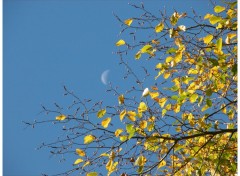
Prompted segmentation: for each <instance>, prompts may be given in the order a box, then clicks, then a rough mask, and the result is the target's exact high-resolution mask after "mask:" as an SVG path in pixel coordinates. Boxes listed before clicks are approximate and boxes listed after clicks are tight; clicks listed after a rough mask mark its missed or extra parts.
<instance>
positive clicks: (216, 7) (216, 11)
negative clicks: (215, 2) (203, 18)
mask: <svg viewBox="0 0 240 176" xmlns="http://www.w3.org/2000/svg"><path fill="white" fill-rule="evenodd" d="M224 10H225V7H222V6H215V7H214V12H215V13H221V12H222V11H224Z"/></svg>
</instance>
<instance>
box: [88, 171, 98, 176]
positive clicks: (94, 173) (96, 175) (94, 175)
mask: <svg viewBox="0 0 240 176" xmlns="http://www.w3.org/2000/svg"><path fill="white" fill-rule="evenodd" d="M86 176H98V173H97V172H89V173H87V175H86Z"/></svg>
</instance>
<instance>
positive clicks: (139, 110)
mask: <svg viewBox="0 0 240 176" xmlns="http://www.w3.org/2000/svg"><path fill="white" fill-rule="evenodd" d="M147 109H148V107H147V105H146V104H145V103H144V102H141V103H140V104H139V106H138V112H145V111H146V110H147Z"/></svg>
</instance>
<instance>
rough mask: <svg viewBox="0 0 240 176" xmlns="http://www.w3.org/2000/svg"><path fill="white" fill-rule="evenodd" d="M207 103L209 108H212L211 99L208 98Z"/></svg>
mask: <svg viewBox="0 0 240 176" xmlns="http://www.w3.org/2000/svg"><path fill="white" fill-rule="evenodd" d="M206 103H207V105H208V107H212V100H210V99H209V98H207V100H206Z"/></svg>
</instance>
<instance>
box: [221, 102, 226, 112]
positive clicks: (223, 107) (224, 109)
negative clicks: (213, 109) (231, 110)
mask: <svg viewBox="0 0 240 176" xmlns="http://www.w3.org/2000/svg"><path fill="white" fill-rule="evenodd" d="M225 106H226V105H225V104H222V105H221V109H222V112H223V113H224V114H227V108H226V107H225Z"/></svg>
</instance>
